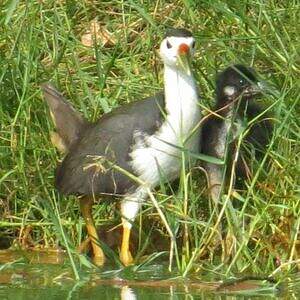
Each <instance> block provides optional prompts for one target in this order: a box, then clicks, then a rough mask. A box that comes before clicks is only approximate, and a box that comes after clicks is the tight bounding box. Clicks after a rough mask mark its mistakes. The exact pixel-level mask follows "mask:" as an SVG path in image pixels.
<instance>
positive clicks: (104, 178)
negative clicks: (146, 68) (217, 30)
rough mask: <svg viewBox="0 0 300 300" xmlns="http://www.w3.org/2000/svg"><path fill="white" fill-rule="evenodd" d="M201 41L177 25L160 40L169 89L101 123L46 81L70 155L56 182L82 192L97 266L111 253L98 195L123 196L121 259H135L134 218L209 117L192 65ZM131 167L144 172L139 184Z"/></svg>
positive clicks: (173, 172)
mask: <svg viewBox="0 0 300 300" xmlns="http://www.w3.org/2000/svg"><path fill="white" fill-rule="evenodd" d="M194 47H195V40H194V38H193V37H192V34H191V33H190V32H189V31H187V30H185V29H172V30H169V31H168V32H167V34H166V37H165V38H164V39H163V41H162V42H161V45H160V56H161V58H162V61H163V62H164V92H162V93H159V94H157V95H155V96H152V97H149V98H146V99H144V100H140V101H136V102H133V103H130V104H126V105H123V106H122V107H120V108H117V109H115V110H113V111H112V112H110V113H108V114H105V115H103V116H102V117H101V118H100V119H99V120H98V121H96V122H95V123H89V122H87V121H85V120H84V119H83V118H82V117H81V116H80V114H79V113H78V112H76V111H75V110H74V109H73V108H72V106H71V105H70V104H68V103H67V102H66V101H65V100H64V99H63V97H62V95H61V94H60V93H59V92H57V91H56V90H55V88H54V87H52V86H51V85H49V84H45V85H43V86H42V89H43V92H44V96H45V99H46V101H47V103H48V105H49V108H50V112H51V114H52V118H53V120H54V123H55V125H56V130H57V133H56V134H55V135H54V137H55V139H54V138H53V139H52V142H53V143H54V145H55V146H56V147H58V148H61V149H62V151H63V152H64V153H65V154H66V156H65V158H64V159H63V161H62V162H61V163H60V164H59V166H58V168H57V171H56V176H55V185H56V187H57V189H58V190H59V191H60V193H62V194H64V195H77V196H80V197H79V200H80V208H81V211H82V214H83V217H84V219H85V222H86V225H87V231H88V234H89V237H90V239H91V244H92V247H93V252H94V261H95V263H96V264H97V265H103V263H104V260H105V257H104V253H103V251H102V249H101V247H100V245H99V243H98V236H97V232H96V228H95V225H94V222H93V218H92V204H93V200H94V199H95V198H97V197H99V196H100V197H101V196H102V195H103V194H105V195H106V194H111V195H114V196H122V198H121V216H122V225H123V236H122V244H121V249H120V260H121V261H122V262H123V263H124V265H129V264H131V263H132V262H133V259H132V255H131V253H130V250H129V241H130V232H131V228H132V223H133V221H134V219H135V217H136V215H137V214H138V212H139V209H140V207H141V205H142V204H143V202H144V201H145V199H146V198H147V195H148V189H149V187H155V186H157V185H158V184H159V182H160V178H161V176H160V174H161V172H162V171H163V174H166V177H167V178H168V179H169V180H171V179H175V178H176V177H178V176H179V174H180V170H181V167H182V162H181V158H182V155H181V152H180V150H178V149H177V148H176V147H174V146H172V145H178V144H180V143H181V141H182V140H185V139H186V138H187V137H189V132H190V131H191V130H192V129H193V128H194V127H195V126H196V125H197V124H198V123H199V121H200V118H201V114H200V109H199V106H198V93H197V86H196V83H195V80H194V78H193V75H192V72H191V69H190V64H189V59H190V58H191V57H192V56H193V54H194ZM60 106H61V109H60ZM187 147H188V149H189V150H194V151H195V149H197V150H198V135H196V134H195V135H194V136H193V137H192V138H190V140H189V143H188V144H187ZM197 150H196V151H197ZM120 169H122V171H120ZM124 172H126V175H125V174H124ZM128 173H129V174H132V175H135V176H136V177H138V178H139V184H137V182H136V181H135V180H134V179H132V176H128ZM141 182H143V183H145V184H141Z"/></svg>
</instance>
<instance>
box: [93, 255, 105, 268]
mask: <svg viewBox="0 0 300 300" xmlns="http://www.w3.org/2000/svg"><path fill="white" fill-rule="evenodd" d="M93 263H94V264H95V265H96V266H97V267H102V266H103V265H104V263H105V256H104V255H100V256H99V255H94V256H93Z"/></svg>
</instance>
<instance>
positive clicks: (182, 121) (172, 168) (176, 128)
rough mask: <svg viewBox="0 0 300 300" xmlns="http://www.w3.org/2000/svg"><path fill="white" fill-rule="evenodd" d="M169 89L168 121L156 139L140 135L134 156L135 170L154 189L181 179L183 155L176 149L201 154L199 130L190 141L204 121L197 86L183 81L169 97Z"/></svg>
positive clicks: (136, 138) (156, 135)
mask: <svg viewBox="0 0 300 300" xmlns="http://www.w3.org/2000/svg"><path fill="white" fill-rule="evenodd" d="M169 79H170V78H169ZM177 79H178V74H177ZM180 79H181V80H180ZM165 83H166V78H165ZM176 87H177V89H176ZM167 88H168V85H166V86H165V92H166V96H165V98H166V110H167V116H166V119H165V121H164V122H163V124H162V126H161V128H160V129H159V130H158V131H157V132H156V133H155V134H154V135H152V136H147V135H144V134H143V133H141V132H136V133H135V144H134V146H133V151H132V152H131V153H130V156H131V158H132V167H133V169H134V170H135V172H136V173H137V174H138V175H139V177H140V178H141V179H142V180H143V181H145V182H147V183H148V184H150V185H151V186H155V185H157V184H158V183H159V182H160V181H161V180H166V179H167V180H170V181H171V180H173V179H175V178H177V177H178V176H179V174H180V170H181V167H182V155H183V154H182V151H181V150H180V149H178V148H176V146H179V147H184V148H185V149H188V150H190V151H194V152H196V151H198V144H199V130H197V131H196V132H194V134H193V135H192V137H190V138H189V139H188V137H189V136H190V134H191V132H192V130H193V129H194V128H195V127H196V126H197V124H198V123H199V121H200V117H201V115H200V109H199V106H198V94H197V89H196V87H195V85H194V82H193V81H190V80H182V78H179V81H178V82H177V85H176V82H174V81H173V82H172V90H171V91H170V90H169V94H168V92H167ZM187 139H188V140H187ZM174 146H175V147H174ZM186 160H188V159H186Z"/></svg>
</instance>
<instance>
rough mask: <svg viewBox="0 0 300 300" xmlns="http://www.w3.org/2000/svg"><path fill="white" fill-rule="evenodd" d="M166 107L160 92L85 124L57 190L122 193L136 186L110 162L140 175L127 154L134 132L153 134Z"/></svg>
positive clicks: (59, 171)
mask: <svg viewBox="0 0 300 300" xmlns="http://www.w3.org/2000/svg"><path fill="white" fill-rule="evenodd" d="M163 110H164V96H163V93H160V94H157V95H155V96H153V97H149V98H146V99H144V100H141V101H137V102H133V103H130V104H127V105H124V106H122V107H119V108H117V109H115V110H113V111H112V112H110V113H108V114H105V115H104V116H103V117H102V118H100V119H99V120H98V121H97V122H96V123H93V124H89V125H88V126H85V127H84V128H83V130H82V131H81V132H80V139H78V140H77V141H76V142H74V143H73V144H72V146H71V147H70V149H69V153H68V154H67V155H66V157H65V158H64V160H63V162H62V163H61V164H60V165H59V166H58V168H57V171H56V178H55V185H56V187H57V189H58V190H59V191H60V192H61V193H62V194H64V195H71V194H73V195H93V194H95V195H100V194H103V193H105V194H120V195H123V194H125V193H126V192H127V191H128V190H129V189H131V188H133V187H135V186H136V183H135V182H134V181H133V180H131V179H130V178H129V177H128V176H126V175H124V174H122V173H120V172H116V171H114V170H113V168H112V167H111V164H116V165H117V166H118V167H120V168H122V169H124V170H126V171H128V172H130V173H131V174H133V175H137V174H135V173H134V170H133V169H132V167H131V164H130V162H131V158H130V157H129V156H128V154H129V153H130V152H131V149H130V147H131V146H132V145H133V144H134V141H133V136H134V133H135V132H136V131H139V132H142V133H144V134H147V135H152V134H153V133H154V132H155V131H157V130H158V128H159V127H160V125H161V123H162V121H163ZM101 157H105V160H101ZM101 164H102V168H101Z"/></svg>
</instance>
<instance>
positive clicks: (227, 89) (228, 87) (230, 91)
mask: <svg viewBox="0 0 300 300" xmlns="http://www.w3.org/2000/svg"><path fill="white" fill-rule="evenodd" d="M235 93H236V88H235V87H234V86H231V85H226V86H225V87H224V94H225V95H226V96H228V97H232V96H233V95H234V94H235Z"/></svg>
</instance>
